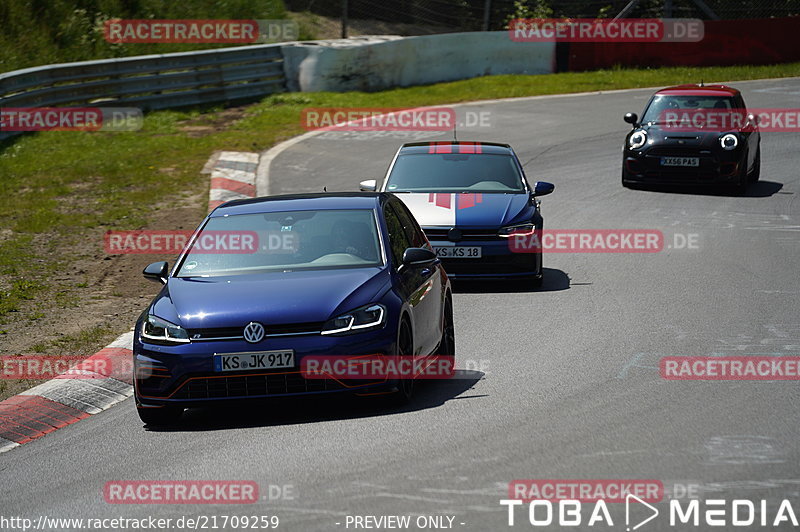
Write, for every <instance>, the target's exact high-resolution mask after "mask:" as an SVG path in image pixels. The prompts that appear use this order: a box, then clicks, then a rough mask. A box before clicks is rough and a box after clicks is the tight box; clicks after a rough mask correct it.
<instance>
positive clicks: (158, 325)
mask: <svg viewBox="0 0 800 532" xmlns="http://www.w3.org/2000/svg"><path fill="white" fill-rule="evenodd" d="M141 334H142V338H146V339H147V340H150V341H152V342H153V343H159V344H185V343H188V342H189V333H187V332H186V329H184V328H183V327H181V326H179V325H175V324H174V323H170V322H168V321H167V320H162V319H161V318H158V317H156V316H153V315H152V314H149V315H148V316H147V318H145V320H144V323H142V330H141Z"/></svg>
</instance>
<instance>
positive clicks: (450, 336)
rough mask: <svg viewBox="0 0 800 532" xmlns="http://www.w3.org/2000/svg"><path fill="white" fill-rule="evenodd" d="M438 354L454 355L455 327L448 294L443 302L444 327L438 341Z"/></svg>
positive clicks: (451, 304) (451, 303)
mask: <svg viewBox="0 0 800 532" xmlns="http://www.w3.org/2000/svg"><path fill="white" fill-rule="evenodd" d="M438 354H439V355H441V356H443V357H453V358H455V356H456V328H455V324H454V322H453V301H452V299H451V298H450V297H449V296H448V297H447V299H445V302H444V327H443V328H442V340H441V341H440V342H439V353H438Z"/></svg>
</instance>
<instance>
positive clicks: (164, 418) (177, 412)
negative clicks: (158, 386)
mask: <svg viewBox="0 0 800 532" xmlns="http://www.w3.org/2000/svg"><path fill="white" fill-rule="evenodd" d="M136 411H137V412H138V413H139V419H141V420H142V421H143V422H144V423H145V424H146V425H154V426H163V425H173V424H175V423H177V422H178V421H179V420H180V419H181V416H182V415H183V408H176V407H174V406H162V407H161V408H143V407H139V406H137V407H136Z"/></svg>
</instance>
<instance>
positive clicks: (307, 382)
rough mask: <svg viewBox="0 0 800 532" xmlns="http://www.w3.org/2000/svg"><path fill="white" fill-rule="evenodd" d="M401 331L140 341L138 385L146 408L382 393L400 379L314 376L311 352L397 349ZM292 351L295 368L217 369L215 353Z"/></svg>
mask: <svg viewBox="0 0 800 532" xmlns="http://www.w3.org/2000/svg"><path fill="white" fill-rule="evenodd" d="M396 338H397V333H396V331H395V330H394V329H393V328H390V327H389V326H388V325H387V326H386V327H384V328H383V329H379V330H375V331H368V332H364V333H358V334H353V335H348V336H338V337H336V336H322V335H318V334H317V335H308V336H296V337H284V338H266V339H265V340H263V341H261V342H259V343H258V344H249V343H247V342H245V341H244V340H229V341H209V342H192V343H189V344H182V345H177V346H160V345H154V344H145V343H142V342H141V340H140V338H139V336H138V334H137V335H136V338H135V339H134V349H133V359H134V389H135V396H136V403H137V405H138V406H141V407H161V406H167V405H175V406H183V407H189V406H202V405H208V404H209V403H214V402H221V401H222V402H224V401H240V400H243V399H265V398H271V397H286V396H298V395H319V394H330V393H363V394H372V393H381V392H388V391H391V390H392V389H393V388H394V387H395V385H396V382H395V381H391V380H388V379H383V380H363V379H361V380H347V379H334V378H325V379H320V378H309V379H307V378H306V377H305V376H304V375H303V374H302V373H301V371H300V368H301V364H302V360H303V358H304V357H307V356H320V355H326V356H339V355H340V356H342V357H352V356H359V355H368V354H390V353H395V352H396V350H395V342H396ZM284 349H292V350H293V351H294V355H295V357H294V360H295V367H294V368H286V369H272V370H246V371H228V372H216V371H214V367H213V359H214V354H222V353H242V352H257V351H272V350H284Z"/></svg>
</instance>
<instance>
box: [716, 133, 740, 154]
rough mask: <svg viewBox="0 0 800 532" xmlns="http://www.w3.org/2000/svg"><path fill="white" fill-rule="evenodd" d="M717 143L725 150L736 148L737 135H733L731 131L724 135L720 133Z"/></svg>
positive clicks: (737, 142)
mask: <svg viewBox="0 0 800 532" xmlns="http://www.w3.org/2000/svg"><path fill="white" fill-rule="evenodd" d="M719 144H720V146H722V148H723V149H725V150H729V151H730V150H733V149H736V146H738V145H739V137H737V136H736V135H734V134H733V133H728V134H726V135H722V136H721V137H720V138H719Z"/></svg>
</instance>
